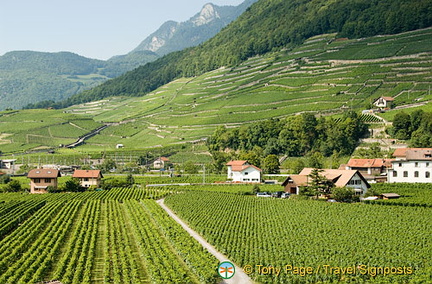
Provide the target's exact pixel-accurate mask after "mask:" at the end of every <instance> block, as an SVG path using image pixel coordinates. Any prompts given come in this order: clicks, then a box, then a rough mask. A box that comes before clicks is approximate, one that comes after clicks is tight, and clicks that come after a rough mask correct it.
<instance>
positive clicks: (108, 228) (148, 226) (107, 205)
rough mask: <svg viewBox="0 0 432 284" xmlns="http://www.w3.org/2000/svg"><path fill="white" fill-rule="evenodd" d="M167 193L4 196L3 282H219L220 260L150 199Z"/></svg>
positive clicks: (1, 225)
mask: <svg viewBox="0 0 432 284" xmlns="http://www.w3.org/2000/svg"><path fill="white" fill-rule="evenodd" d="M167 193H168V191H164V190H160V189H158V190H155V189H152V190H144V189H138V188H134V189H131V188H117V189H113V190H110V191H105V192H92V193H90V192H88V193H81V194H78V193H77V194H46V195H40V196H29V195H21V194H2V195H0V202H1V201H3V203H0V211H1V212H2V218H1V219H0V228H4V227H7V226H9V227H7V228H8V230H7V231H2V235H1V236H0V283H35V282H41V281H46V280H53V279H58V280H60V281H61V282H62V283H150V282H151V283H179V282H184V283H199V282H201V283H213V282H215V281H216V278H215V277H216V267H217V264H218V261H217V260H216V259H215V258H214V257H213V256H211V255H210V254H209V253H208V252H207V251H205V250H204V249H203V248H202V246H201V245H200V244H199V243H198V242H196V241H195V240H194V239H193V238H192V237H190V236H189V235H188V234H187V233H186V232H185V231H184V230H183V229H182V228H181V226H180V225H178V224H177V223H175V221H174V220H172V219H171V218H170V217H169V216H168V215H167V214H166V213H165V211H163V209H161V208H160V207H159V205H157V203H156V202H155V201H154V200H152V199H146V198H149V197H151V198H159V197H161V196H164V195H166V194H167ZM15 211H19V212H21V213H19V214H16V213H14V212H15ZM12 215H13V216H14V218H11V217H9V216H12ZM3 216H4V217H3ZM18 218H19V222H15V223H13V222H12V223H11V221H13V220H16V219H18ZM10 224H12V225H10Z"/></svg>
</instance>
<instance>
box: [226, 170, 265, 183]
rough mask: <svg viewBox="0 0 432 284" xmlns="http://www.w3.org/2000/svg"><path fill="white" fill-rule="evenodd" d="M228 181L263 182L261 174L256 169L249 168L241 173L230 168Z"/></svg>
mask: <svg viewBox="0 0 432 284" xmlns="http://www.w3.org/2000/svg"><path fill="white" fill-rule="evenodd" d="M228 179H232V181H234V182H261V172H260V171H258V170H257V169H255V168H254V167H248V168H246V169H244V170H242V171H241V172H236V171H232V169H231V167H230V166H228Z"/></svg>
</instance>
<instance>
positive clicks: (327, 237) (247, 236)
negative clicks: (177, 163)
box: [165, 192, 432, 283]
mask: <svg viewBox="0 0 432 284" xmlns="http://www.w3.org/2000/svg"><path fill="white" fill-rule="evenodd" d="M165 203H166V204H167V205H168V206H169V207H171V208H172V209H173V210H174V211H175V212H176V213H177V214H178V215H179V216H180V217H181V218H183V219H184V220H185V221H186V222H188V223H189V224H190V225H191V226H192V227H193V228H194V229H195V230H196V231H197V232H198V233H200V234H202V235H203V236H204V237H205V238H206V239H207V240H208V241H209V242H210V243H211V244H213V245H215V247H216V248H217V249H218V250H219V251H221V252H222V253H225V254H226V255H227V256H228V258H230V259H232V260H233V261H234V262H236V263H237V264H238V265H239V266H241V267H243V268H245V269H246V268H247V269H248V271H249V272H251V275H250V276H251V277H252V278H253V279H255V280H256V281H258V282H262V283H317V282H321V281H323V282H325V283H327V282H331V283H333V282H334V281H336V282H337V281H347V282H350V281H351V282H350V283H354V282H355V283H384V282H385V283H390V282H391V283H408V282H411V281H414V280H418V281H419V282H418V283H422V282H423V283H426V282H428V281H427V279H429V280H430V279H431V278H430V277H431V276H432V274H431V273H432V269H431V268H432V261H431V257H430V256H431V255H432V240H431V238H430V235H431V228H432V221H431V218H430V216H431V214H432V208H424V207H403V206H378V205H366V204H338V203H326V202H319V201H293V200H280V199H270V198H258V197H253V196H242V195H233V194H226V193H210V192H209V193H206V194H203V193H200V192H188V193H184V194H176V195H171V196H168V197H167V198H166V200H165ZM262 266H263V267H267V268H269V267H273V270H271V269H269V270H260V269H261V267H262ZM287 266H288V268H289V267H291V270H288V271H287V270H286V267H287ZM295 267H297V268H298V270H297V271H296V270H295ZM309 267H310V268H311V270H312V272H311V273H308V272H307V271H308V270H307V268H309ZM386 267H388V268H389V269H388V270H387V271H390V270H391V269H393V272H395V273H390V274H387V275H384V274H385V272H384V269H385V268H386ZM277 268H281V269H282V271H281V273H280V274H279V275H277V273H276V272H275V271H276V269H277ZM301 268H303V270H302V269H301ZM399 268H400V269H401V270H397V269H399ZM338 269H339V270H338ZM348 269H349V270H348ZM380 269H381V272H380ZM404 269H405V270H404ZM266 271H267V273H266ZM272 271H273V272H272ZM342 271H345V273H343V272H342ZM397 271H399V272H400V273H398V272H397ZM350 272H351V273H350ZM352 281H354V282H352Z"/></svg>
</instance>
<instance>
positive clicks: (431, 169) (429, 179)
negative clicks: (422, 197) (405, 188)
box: [387, 160, 432, 183]
mask: <svg viewBox="0 0 432 284" xmlns="http://www.w3.org/2000/svg"><path fill="white" fill-rule="evenodd" d="M392 165H393V167H392V169H389V170H388V173H387V182H389V183H395V182H409V183H432V161H402V160H398V161H394V162H392ZM395 173H396V174H395Z"/></svg>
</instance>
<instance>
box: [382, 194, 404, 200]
mask: <svg viewBox="0 0 432 284" xmlns="http://www.w3.org/2000/svg"><path fill="white" fill-rule="evenodd" d="M381 197H382V199H397V198H399V197H400V195H399V194H397V193H383V194H381Z"/></svg>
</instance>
